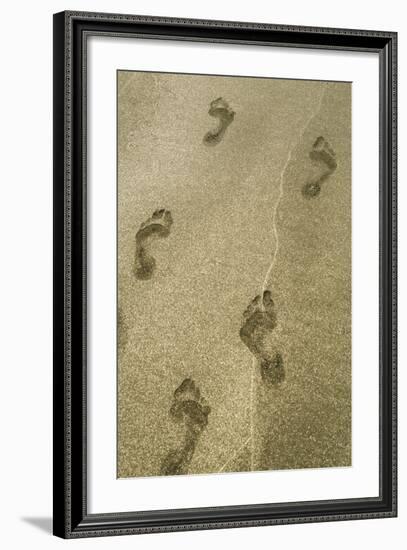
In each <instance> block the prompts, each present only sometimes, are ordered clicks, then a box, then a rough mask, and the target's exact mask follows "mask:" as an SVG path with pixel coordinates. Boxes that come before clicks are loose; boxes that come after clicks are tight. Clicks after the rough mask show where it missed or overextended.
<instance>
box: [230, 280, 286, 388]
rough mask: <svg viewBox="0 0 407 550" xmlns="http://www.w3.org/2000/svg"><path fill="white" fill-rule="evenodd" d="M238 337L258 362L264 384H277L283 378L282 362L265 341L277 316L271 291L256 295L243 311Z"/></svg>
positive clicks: (280, 356) (268, 338)
mask: <svg viewBox="0 0 407 550" xmlns="http://www.w3.org/2000/svg"><path fill="white" fill-rule="evenodd" d="M243 319H244V322H243V325H242V327H241V329H240V338H241V340H242V341H243V342H244V344H246V346H247V348H248V349H249V350H250V351H251V352H252V354H253V355H254V356H255V358H256V359H257V360H258V362H259V364H260V372H261V377H262V380H263V381H264V382H265V384H266V385H271V386H274V385H278V384H280V383H281V382H283V380H284V378H285V373H284V363H283V358H282V355H281V354H280V353H279V352H270V351H269V349H268V347H269V346H267V344H266V341H267V340H270V335H271V333H272V331H273V330H274V328H275V327H276V326H277V316H276V312H275V306H274V301H273V299H272V297H271V292H270V291H269V290H265V291H264V292H263V295H262V296H261V297H260V296H256V297H255V298H254V299H253V300H252V301H251V302H250V304H249V305H248V307H247V308H246V310H245V311H244V313H243Z"/></svg>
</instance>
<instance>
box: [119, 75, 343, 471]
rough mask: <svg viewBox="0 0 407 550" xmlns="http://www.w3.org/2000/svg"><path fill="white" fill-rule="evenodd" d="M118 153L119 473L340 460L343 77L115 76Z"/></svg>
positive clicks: (332, 463)
mask: <svg viewBox="0 0 407 550" xmlns="http://www.w3.org/2000/svg"><path fill="white" fill-rule="evenodd" d="M319 138H320V139H319ZM118 163H119V166H118V332H119V334H118V345H119V349H118V476H119V477H134V476H156V475H174V474H198V473H213V472H236V471H250V470H271V469H287V468H322V467H333V466H336V467H339V466H350V465H351V85H350V84H348V83H325V82H316V81H294V80H273V79H258V78H256V79H254V78H238V77H212V76H198V75H195V76H190V75H189V76H187V75H173V74H157V73H139V72H126V71H120V72H119V73H118ZM142 224H144V225H142ZM268 291H270V292H268ZM256 296H259V298H257V299H255V297H256ZM254 299H255V300H254ZM253 300H254V302H253ZM244 312H246V313H245V315H244ZM253 315H254V317H253Z"/></svg>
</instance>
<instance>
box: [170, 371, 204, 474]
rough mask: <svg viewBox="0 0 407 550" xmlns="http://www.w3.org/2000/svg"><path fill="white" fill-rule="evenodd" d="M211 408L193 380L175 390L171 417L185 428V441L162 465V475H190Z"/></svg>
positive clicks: (187, 380) (186, 380)
mask: <svg viewBox="0 0 407 550" xmlns="http://www.w3.org/2000/svg"><path fill="white" fill-rule="evenodd" d="M210 412H211V409H210V407H209V406H208V405H207V404H206V402H205V400H204V399H203V398H202V397H201V392H200V390H199V388H198V387H197V386H196V384H195V382H194V381H193V380H192V379H191V378H185V380H184V381H183V382H182V384H181V385H180V386H179V387H178V388H177V389H176V390H175V392H174V399H173V403H172V405H171V408H170V416H171V418H172V419H173V420H174V422H176V423H182V424H183V425H184V427H185V433H184V439H183V441H182V442H181V444H180V446H179V448H178V449H172V450H171V451H170V452H169V453H168V454H167V455H166V457H165V458H164V460H163V462H162V464H161V475H180V474H186V473H188V467H189V464H190V462H191V460H192V457H193V455H194V452H195V448H196V445H197V443H198V440H199V437H200V436H201V434H202V431H203V430H204V428H205V427H206V426H207V424H208V415H209V413H210Z"/></svg>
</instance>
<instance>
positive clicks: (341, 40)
mask: <svg viewBox="0 0 407 550" xmlns="http://www.w3.org/2000/svg"><path fill="white" fill-rule="evenodd" d="M98 34H105V35H109V36H138V37H143V38H159V39H163V40H188V41H205V42H226V43H238V44H257V45H268V46H285V47H294V48H301V47H306V48H319V49H332V50H350V51H370V52H376V53H378V54H379V63H380V112H379V116H380V184H379V187H380V350H379V358H380V376H381V380H380V382H381V383H380V409H381V410H380V428H379V429H380V496H379V497H378V498H358V499H346V500H330V501H320V502H314V501H313V502H295V503H283V504H263V505H244V506H222V507H216V508H194V509H182V510H162V511H147V512H134V513H131V512H129V513H111V514H88V513H87V488H86V484H87V470H86V446H87V434H86V415H87V399H86V387H87V382H86V285H87V277H86V257H87V253H86V124H85V123H84V120H85V118H84V117H85V115H86V85H85V84H86V45H87V37H88V36H91V35H98ZM396 515H397V34H396V33H394V32H382V31H365V30H351V29H333V28H320V27H297V26H285V25H269V24H259V23H242V22H230V21H208V20H191V19H179V18H161V17H148V16H136V15H119V14H103V13H87V12H75V11H72V12H70V11H67V12H61V13H58V14H55V15H54V534H55V535H57V536H59V537H63V538H77V537H95V536H103V535H123V534H137V533H154V532H165V531H182V530H196V529H215V528H228V527H249V526H260V525H275V524H288V523H307V522H322V521H338V520H351V519H369V518H385V517H394V516H396Z"/></svg>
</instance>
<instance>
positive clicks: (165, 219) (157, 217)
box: [135, 209, 172, 280]
mask: <svg viewBox="0 0 407 550" xmlns="http://www.w3.org/2000/svg"><path fill="white" fill-rule="evenodd" d="M171 225H172V216H171V212H170V211H169V210H165V209H161V210H156V211H155V212H154V214H153V215H152V216H151V218H149V219H148V220H147V221H146V222H144V223H142V224H141V226H140V229H139V230H138V231H137V234H136V257H135V274H136V277H137V279H142V280H146V279H151V277H152V275H153V273H154V269H155V265H156V261H155V259H154V258H153V256H151V253H150V246H151V243H152V241H154V240H155V239H163V238H165V237H168V235H169V234H170V228H171Z"/></svg>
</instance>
